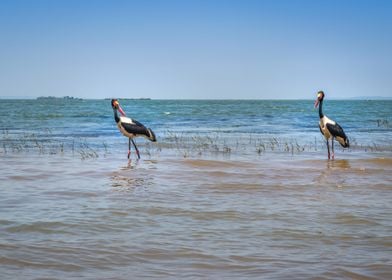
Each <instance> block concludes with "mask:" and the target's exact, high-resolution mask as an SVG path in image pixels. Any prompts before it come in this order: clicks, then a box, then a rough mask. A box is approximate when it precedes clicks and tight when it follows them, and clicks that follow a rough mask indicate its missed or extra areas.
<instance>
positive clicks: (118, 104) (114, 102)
mask: <svg viewBox="0 0 392 280" xmlns="http://www.w3.org/2000/svg"><path fill="white" fill-rule="evenodd" d="M112 108H113V109H116V110H118V111H119V112H120V114H121V115H123V116H125V112H124V110H123V109H122V108H121V106H120V103H119V102H118V100H117V99H112Z"/></svg>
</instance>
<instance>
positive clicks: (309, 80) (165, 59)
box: [0, 0, 392, 99]
mask: <svg viewBox="0 0 392 280" xmlns="http://www.w3.org/2000/svg"><path fill="white" fill-rule="evenodd" d="M391 14H392V1H380V0H373V1H372V0H368V1H361V0H325V1H322V0H302V1H300V0H298V1H295V0H291V1H290V0H287V1H283V0H275V1H273V0H271V1H268V0H264V1H263V0H259V1H257V0H255V1H251V0H238V1H230V0H227V1H223V0H221V1H219V0H204V1H203V0H199V1H170V0H167V1H163V0H162V1H159V0H156V1H154V0H145V1H131V0H129V1H120V0H107V1H100V0H94V1H93V0H91V1H88V0H64V1H62V0H26V1H21V0H10V1H8V0H1V1H0V96H3V97H37V96H47V95H52V96H65V95H71V96H75V97H82V98H105V97H114V96H116V97H135V98H136V97H150V98H157V99H172V98H173V99H175V98H190V99H198V98H216V99H220V98H234V99H240V98H250V99H263V98H268V99H270V98H273V99H275V98H282V99H286V98H289V99H302V98H312V99H313V98H314V96H315V92H316V91H317V90H319V89H323V90H324V91H325V92H326V94H327V95H328V97H329V98H338V97H348V98H350V97H356V96H385V97H391V96H392V75H391V74H392V51H391V50H392V36H391V34H392V17H391Z"/></svg>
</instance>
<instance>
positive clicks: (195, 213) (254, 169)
mask: <svg viewBox="0 0 392 280" xmlns="http://www.w3.org/2000/svg"><path fill="white" fill-rule="evenodd" d="M0 170H1V173H0V182H1V188H0V273H1V275H2V277H1V278H2V279H43V278H50V279H68V278H78V279H79V278H83V279H140V278H142V277H145V278H148V279H149V278H152V279H154V278H156V279H158V278H159V279H184V278H185V279H226V278H232V279H391V277H392V268H391V265H392V253H391V252H392V235H391V232H392V218H391V217H392V215H391V213H392V211H391V210H392V209H391V208H392V207H391V205H392V196H391V190H392V187H391V186H392V173H391V172H392V156H391V154H388V153H383V154H367V155H366V156H365V155H346V158H345V159H337V160H335V161H327V160H325V159H323V158H321V157H314V156H309V157H307V156H306V155H304V156H294V157H291V156H287V155H279V156H276V155H270V156H262V157H248V158H246V157H243V158H240V157H238V158H229V157H227V158H224V157H204V158H197V157H195V158H181V157H175V156H168V157H164V156H159V157H157V158H153V159H149V160H147V159H144V160H143V159H142V160H140V161H139V162H135V161H133V162H132V163H128V162H127V161H125V160H123V158H121V159H120V157H118V155H117V154H116V155H111V154H108V155H106V156H105V157H99V158H96V159H87V160H80V158H78V157H72V156H66V155H64V156H52V155H41V156H40V155H26V154H17V153H16V154H0Z"/></svg>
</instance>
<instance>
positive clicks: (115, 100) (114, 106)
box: [112, 99, 119, 109]
mask: <svg viewBox="0 0 392 280" xmlns="http://www.w3.org/2000/svg"><path fill="white" fill-rule="evenodd" d="M118 106H119V103H118V100H117V99H112V108H113V109H118Z"/></svg>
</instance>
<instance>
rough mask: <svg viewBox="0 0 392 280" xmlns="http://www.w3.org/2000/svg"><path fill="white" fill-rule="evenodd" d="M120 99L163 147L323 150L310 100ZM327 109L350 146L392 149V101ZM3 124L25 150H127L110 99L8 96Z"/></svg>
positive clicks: (0, 106) (0, 111)
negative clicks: (202, 144)
mask: <svg viewBox="0 0 392 280" xmlns="http://www.w3.org/2000/svg"><path fill="white" fill-rule="evenodd" d="M121 105H122V107H123V108H124V110H125V111H126V112H127V114H128V116H130V117H132V118H135V119H137V120H139V121H140V122H142V123H144V124H145V125H146V126H148V127H151V128H152V129H153V130H154V131H155V133H156V134H157V137H158V144H157V145H155V146H153V147H155V148H157V147H159V150H160V152H162V150H163V152H165V151H167V149H165V147H166V148H168V147H171V148H173V147H174V146H173V145H174V144H176V145H178V144H181V145H185V148H186V149H188V150H189V151H192V150H194V149H195V145H198V144H199V145H200V142H203V141H204V142H205V141H207V142H208V141H210V142H213V140H217V142H216V144H218V146H220V147H218V148H219V149H222V146H226V148H230V152H231V153H234V152H235V151H236V147H238V146H239V145H240V146H241V147H242V150H241V149H240V151H239V152H238V153H237V154H239V155H240V154H241V153H244V151H243V149H246V150H247V151H248V150H249V152H250V153H252V150H257V146H258V145H260V144H263V143H264V144H265V145H268V144H269V143H270V142H271V141H278V142H279V143H280V144H281V145H280V146H281V147H280V148H281V149H280V150H285V148H284V147H283V146H285V144H287V145H289V146H291V144H293V145H297V144H298V145H300V146H301V147H300V149H298V150H304V151H307V152H309V151H319V150H320V149H322V150H325V147H324V143H323V138H322V137H321V135H320V133H319V130H318V113H317V110H316V109H314V108H313V101H311V100H298V101H281V100H276V101H274V100H124V101H121ZM324 112H325V114H326V115H327V116H329V117H330V118H332V119H334V120H335V121H337V122H338V123H339V124H340V125H341V126H342V127H343V128H344V130H345V132H346V134H347V135H348V137H349V139H350V143H351V144H352V149H351V151H358V150H361V151H364V150H366V151H367V150H381V151H382V150H388V151H390V150H391V146H392V142H391V140H390V139H392V119H391V115H392V114H391V113H392V101H353V100H351V101H335V100H326V101H325V105H324ZM0 130H1V131H2V133H3V138H2V139H0V141H2V144H3V145H2V146H3V150H5V149H7V148H8V149H12V145H14V148H15V149H18V147H17V146H18V141H21V143H20V144H21V145H20V147H19V150H21V149H22V148H24V147H26V148H27V147H29V146H34V145H35V148H37V144H36V143H37V142H38V143H41V141H43V143H44V144H43V147H44V148H46V147H50V145H54V146H55V149H52V152H58V151H57V150H61V151H69V150H70V149H72V150H73V151H75V149H77V148H78V147H80V145H84V146H86V145H87V146H89V147H91V148H94V149H96V151H97V152H101V151H102V150H103V149H104V150H105V151H108V150H109V151H116V152H117V151H119V150H123V149H124V150H127V147H126V146H127V141H126V139H124V137H123V136H121V135H120V134H119V133H118V131H117V127H116V125H115V123H114V120H113V113H112V109H111V106H110V100H81V101H80V100H61V99H60V100H2V101H1V103H0ZM195 137H196V140H195ZM206 138H208V139H206ZM211 139H212V140H211ZM249 139H251V140H249ZM7 141H8V142H7ZM173 141H177V142H176V143H174V144H173ZM139 142H140V143H141V144H142V145H144V144H145V141H144V140H141V141H139ZM178 142H180V143H178ZM10 145H11V146H10ZM59 146H61V147H59ZM311 147H312V148H311ZM0 148H1V147H0ZM30 148H31V147H30ZM174 148H178V147H174ZM181 148H182V149H185V148H184V147H181ZM302 148H303V149H302ZM219 149H218V150H219ZM290 149H291V148H290ZM199 150H200V149H199ZM261 150H263V149H261ZM265 150H266V151H267V150H270V151H273V149H270V147H269V148H265ZM276 150H279V149H275V151H276ZM286 150H287V149H286ZM41 151H42V149H41Z"/></svg>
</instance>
